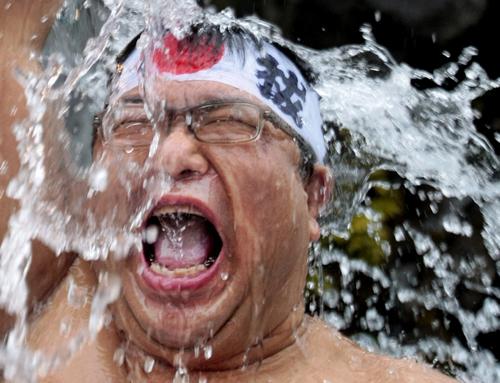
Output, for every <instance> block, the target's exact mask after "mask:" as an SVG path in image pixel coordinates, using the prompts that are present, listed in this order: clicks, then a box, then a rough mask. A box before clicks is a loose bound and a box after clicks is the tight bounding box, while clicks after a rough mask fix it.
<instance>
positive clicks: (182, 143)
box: [156, 126, 209, 180]
mask: <svg viewBox="0 0 500 383" xmlns="http://www.w3.org/2000/svg"><path fill="white" fill-rule="evenodd" d="M200 144H201V143H200V142H199V141H197V140H196V138H195V137H194V136H193V135H192V134H191V133H190V132H189V131H188V129H187V128H186V127H185V126H184V127H177V128H175V129H172V131H171V132H170V133H169V134H168V135H167V136H166V137H162V138H161V139H160V143H159V146H158V151H157V153H156V158H157V160H156V164H157V166H158V167H159V168H160V169H161V170H163V171H166V172H168V173H169V175H170V176H171V177H172V178H173V179H174V180H180V179H185V178H190V177H196V176H201V175H203V174H205V173H206V172H207V171H208V168H209V164H208V161H207V159H206V158H205V156H204V155H203V153H202V152H201V151H200Z"/></svg>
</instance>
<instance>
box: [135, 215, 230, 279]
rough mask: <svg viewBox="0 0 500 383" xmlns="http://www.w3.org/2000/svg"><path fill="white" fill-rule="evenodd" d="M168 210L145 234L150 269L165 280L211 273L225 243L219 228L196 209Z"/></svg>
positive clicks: (153, 218) (150, 221)
mask: <svg viewBox="0 0 500 383" xmlns="http://www.w3.org/2000/svg"><path fill="white" fill-rule="evenodd" d="M185 210H186V211H182V209H179V208H176V209H174V210H173V208H172V206H168V207H165V208H162V209H159V210H157V211H155V212H154V213H153V214H152V215H151V216H150V217H149V218H148V220H147V221H146V225H145V229H144V231H143V235H142V237H143V251H144V258H145V261H146V264H147V266H148V268H149V269H150V270H151V271H152V272H153V273H154V274H156V275H158V276H162V277H165V278H168V277H170V278H189V277H195V276H197V275H199V274H202V273H204V272H205V271H207V270H208V269H210V268H211V267H212V266H213V265H214V263H215V262H216V260H217V259H218V257H219V255H220V253H221V250H222V247H223V243H222V239H221V237H220V235H219V234H218V232H217V230H216V228H215V226H214V225H213V224H212V223H211V222H210V221H209V220H208V219H207V218H205V217H204V216H203V215H201V214H199V213H198V212H193V209H185Z"/></svg>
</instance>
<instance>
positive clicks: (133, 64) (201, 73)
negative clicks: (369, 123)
mask: <svg viewBox="0 0 500 383" xmlns="http://www.w3.org/2000/svg"><path fill="white" fill-rule="evenodd" d="M207 40H208V39H206V40H202V39H201V40H200V41H198V42H197V43H196V44H197V45H196V47H194V48H193V44H189V43H186V42H185V41H186V40H181V41H179V40H177V39H176V38H175V37H174V36H173V35H172V34H171V33H168V34H167V35H166V36H165V38H164V41H163V43H164V48H162V49H159V48H157V49H155V50H154V51H153V53H152V54H150V55H148V56H149V57H146V58H145V60H146V63H147V64H148V66H149V64H153V67H155V68H156V70H157V72H158V74H159V75H160V77H161V78H164V79H166V80H175V81H195V80H205V81H215V82H218V83H223V84H226V85H229V86H233V87H235V88H238V89H240V90H243V91H245V92H247V93H249V94H251V95H253V96H255V97H257V98H258V99H259V100H261V101H262V102H263V103H264V104H266V105H267V106H269V107H270V108H271V110H272V111H273V112H274V113H276V114H277V115H278V116H279V117H281V118H282V119H283V120H284V121H285V122H286V123H287V124H288V125H289V126H290V127H291V128H292V129H293V130H294V131H295V132H296V133H297V134H298V135H299V136H300V137H302V139H303V140H304V141H305V142H307V143H308V144H309V145H310V146H311V147H312V149H313V151H314V153H315V155H316V159H317V161H319V162H323V159H324V157H325V154H326V147H325V142H324V139H323V132H322V129H321V126H322V120H321V114H320V108H319V97H318V95H317V93H316V92H315V91H314V90H313V89H312V88H311V87H310V86H309V85H308V84H307V82H306V81H305V79H304V77H303V76H302V74H301V73H300V71H299V69H298V68H297V67H296V66H295V65H294V64H293V63H292V62H291V61H290V59H288V58H287V57H286V56H285V55H284V54H283V53H281V52H280V51H279V50H278V49H276V48H275V47H274V46H273V45H271V44H269V43H267V42H262V43H261V44H260V45H259V48H257V46H256V45H255V44H252V43H250V42H249V41H246V40H243V41H244V43H243V49H244V52H241V51H239V50H238V49H237V48H232V49H231V48H230V45H229V44H228V43H225V44H223V45H220V46H215V45H214V44H213V43H210V41H208V42H204V41H207ZM142 62H143V60H141V55H140V53H139V50H138V49H135V50H134V51H133V52H132V53H131V54H130V55H129V57H128V58H127V59H126V60H125V62H124V63H123V66H122V69H121V76H119V78H118V80H117V82H116V83H115V85H114V89H113V90H114V92H113V93H114V94H115V95H116V96H118V97H119V96H120V95H122V94H123V93H124V92H127V91H129V90H131V89H133V88H135V87H137V86H138V85H139V83H140V80H139V75H138V73H139V70H140V65H141V64H142Z"/></svg>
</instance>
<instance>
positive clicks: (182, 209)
mask: <svg viewBox="0 0 500 383" xmlns="http://www.w3.org/2000/svg"><path fill="white" fill-rule="evenodd" d="M176 213H177V214H178V213H186V214H192V215H198V216H200V217H204V216H203V214H201V213H200V212H199V211H198V210H196V209H195V208H194V207H193V206H164V207H162V208H161V209H158V210H156V211H155V212H154V214H153V215H155V216H157V217H158V216H160V215H167V214H176Z"/></svg>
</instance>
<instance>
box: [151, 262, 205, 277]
mask: <svg viewBox="0 0 500 383" xmlns="http://www.w3.org/2000/svg"><path fill="white" fill-rule="evenodd" d="M206 269H207V267H206V266H205V265H196V266H190V267H185V268H178V269H175V270H170V269H168V268H167V267H165V266H163V265H161V264H159V263H156V262H153V263H151V270H153V271H154V272H156V273H158V274H162V275H166V276H169V277H175V276H186V275H191V274H196V273H199V272H200V271H204V270H206Z"/></svg>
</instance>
